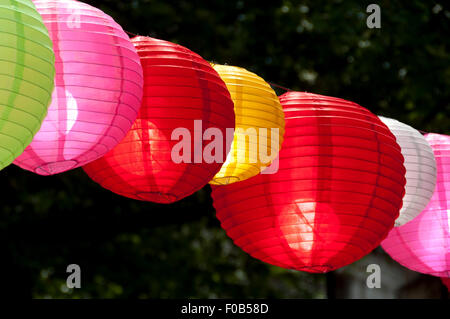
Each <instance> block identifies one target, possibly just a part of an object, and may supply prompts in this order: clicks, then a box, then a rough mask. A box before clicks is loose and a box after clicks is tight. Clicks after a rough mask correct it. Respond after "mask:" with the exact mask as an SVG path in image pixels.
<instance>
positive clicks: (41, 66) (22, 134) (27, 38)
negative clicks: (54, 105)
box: [0, 0, 55, 170]
mask: <svg viewBox="0 0 450 319" xmlns="http://www.w3.org/2000/svg"><path fill="white" fill-rule="evenodd" d="M54 77H55V55H54V53H53V45H52V41H51V39H50V37H49V34H48V31H47V29H46V27H45V26H44V23H43V21H42V18H41V16H40V15H39V13H38V12H37V11H36V8H35V7H34V4H33V2H31V1H30V0H0V170H1V169H3V168H4V167H6V166H8V165H9V164H11V163H12V161H14V159H15V158H16V157H18V156H19V155H20V154H22V152H23V151H24V149H25V148H26V147H27V146H28V145H29V144H30V143H31V141H32V140H33V136H34V135H35V134H36V133H37V131H38V130H39V128H40V127H41V123H42V121H43V120H44V118H45V116H46V114H47V108H48V106H49V104H50V101H51V96H52V91H53V87H54Z"/></svg>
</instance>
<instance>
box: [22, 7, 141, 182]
mask: <svg viewBox="0 0 450 319" xmlns="http://www.w3.org/2000/svg"><path fill="white" fill-rule="evenodd" d="M34 3H35V5H36V8H37V9H38V11H39V13H40V14H41V16H42V18H43V20H44V23H45V25H46V27H47V28H48V30H49V33H50V37H51V38H52V40H53V47H54V51H55V56H56V77H55V89H54V91H53V97H52V103H51V105H50V107H49V110H48V115H47V117H46V118H45V120H44V122H43V124H42V127H41V129H40V130H39V132H38V133H37V134H36V136H35V138H34V139H33V142H32V143H31V145H30V146H29V147H28V148H27V149H26V150H25V152H24V153H23V154H22V155H21V156H20V157H19V158H18V159H17V160H16V161H15V164H17V165H19V166H20V167H22V168H24V169H26V170H30V171H32V172H35V173H37V174H41V175H52V174H57V173H61V172H64V171H67V170H69V169H73V168H76V167H79V166H82V165H84V164H86V163H88V162H90V161H93V160H95V159H97V158H99V157H101V156H102V155H103V154H105V153H106V152H108V151H109V150H110V149H112V148H113V147H114V146H115V145H116V144H117V143H119V142H120V141H121V140H122V138H123V137H124V136H125V134H126V133H127V131H128V130H129V128H130V127H131V125H132V123H133V121H134V120H135V119H136V116H137V113H138V111H139V107H140V105H141V100H142V85H143V78H142V67H141V65H140V60H139V56H138V55H137V53H136V50H135V48H134V46H133V45H132V43H131V42H130V39H129V37H128V36H127V35H126V33H125V32H124V31H123V30H122V28H121V27H120V26H119V25H118V24H117V23H116V22H115V21H114V20H113V19H112V18H111V17H110V16H108V15H106V14H105V13H103V12H102V11H101V10H99V9H96V8H94V7H92V6H90V5H88V4H85V3H82V2H78V1H73V0H58V1H56V0H48V1H41V0H36V1H34Z"/></svg>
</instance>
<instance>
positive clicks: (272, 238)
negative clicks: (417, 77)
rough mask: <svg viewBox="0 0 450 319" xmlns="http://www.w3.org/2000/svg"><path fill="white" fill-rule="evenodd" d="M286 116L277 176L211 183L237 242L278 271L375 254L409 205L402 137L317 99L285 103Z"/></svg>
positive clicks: (290, 97)
mask: <svg viewBox="0 0 450 319" xmlns="http://www.w3.org/2000/svg"><path fill="white" fill-rule="evenodd" d="M280 102H281V104H282V106H283V109H284V112H285V119H286V131H285V136H284V142H283V147H282V148H281V150H280V153H279V170H278V172H276V173H274V174H260V175H257V176H255V177H252V178H250V179H248V180H245V181H242V182H238V183H234V184H231V185H225V186H213V192H212V196H213V199H214V207H215V208H216V211H217V217H218V219H219V220H220V222H221V224H222V227H223V228H224V229H225V231H226V232H227V234H228V236H230V237H231V238H232V239H233V241H234V243H235V244H236V245H237V246H239V247H241V248H242V249H243V250H244V251H245V252H247V253H248V254H250V255H251V256H253V257H254V258H257V259H260V260H262V261H264V262H267V263H269V264H272V265H276V266H280V267H283V268H289V269H296V270H301V271H307V272H313V273H323V272H328V271H331V270H334V269H337V268H340V267H343V266H345V265H348V264H350V263H352V262H354V261H356V260H358V259H359V258H361V257H363V256H364V255H366V254H368V253H369V252H370V251H372V250H373V249H374V248H376V247H377V246H378V245H379V243H380V241H381V240H382V239H383V238H384V237H385V236H386V235H387V233H388V232H389V230H390V229H391V228H392V227H393V226H394V221H395V219H396V218H397V217H398V213H399V210H400V207H401V204H402V197H403V195H404V186H405V176H404V175H405V168H404V166H403V157H402V154H401V151H400V147H399V146H398V144H397V143H396V141H395V137H394V136H393V135H392V133H391V132H390V131H389V129H388V128H387V127H386V126H385V125H384V124H383V123H382V122H381V121H380V119H379V118H378V117H377V116H375V115H374V114H372V113H371V112H369V111H368V110H366V109H365V108H363V107H361V106H359V105H358V104H356V103H352V102H349V101H345V100H342V99H338V98H333V97H327V96H322V95H317V94H311V93H301V92H288V93H286V94H284V95H282V96H281V97H280Z"/></svg>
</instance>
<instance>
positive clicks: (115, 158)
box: [84, 37, 234, 203]
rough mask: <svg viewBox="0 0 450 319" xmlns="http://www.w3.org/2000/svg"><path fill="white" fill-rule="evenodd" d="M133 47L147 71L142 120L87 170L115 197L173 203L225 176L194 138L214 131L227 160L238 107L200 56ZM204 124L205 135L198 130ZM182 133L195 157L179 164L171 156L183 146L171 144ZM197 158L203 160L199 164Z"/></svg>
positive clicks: (159, 45)
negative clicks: (229, 132) (204, 155)
mask: <svg viewBox="0 0 450 319" xmlns="http://www.w3.org/2000/svg"><path fill="white" fill-rule="evenodd" d="M132 42H133V43H134V45H135V46H136V48H137V52H138V54H139V55H140V57H141V60H142V66H143V68H144V99H143V103H142V107H141V111H140V114H139V116H138V119H137V120H136V122H135V123H134V125H133V127H132V128H131V130H130V132H129V133H128V134H127V136H126V137H125V139H124V140H123V141H122V142H121V143H120V144H119V145H118V146H117V147H115V148H114V149H113V150H112V151H111V152H109V153H108V154H106V155H105V156H104V157H102V158H101V159H99V160H97V161H95V162H93V163H90V164H89V165H86V166H85V167H84V170H85V171H86V173H87V174H88V175H89V176H90V177H91V178H92V179H93V180H94V181H96V182H97V183H99V184H100V185H101V186H103V187H104V188H106V189H109V190H111V191H113V192H114V193H117V194H120V195H123V196H126V197H130V198H134V199H138V200H146V201H153V202H158V203H171V202H174V201H177V200H180V199H182V198H184V197H186V196H188V195H191V194H192V193H194V192H195V191H197V190H199V189H200V188H202V187H203V186H204V185H206V184H208V182H209V181H210V180H211V179H212V178H213V177H214V175H215V174H216V173H217V172H218V171H219V170H220V167H221V166H222V163H223V159H222V161H221V162H212V163H207V162H206V161H205V160H203V159H202V154H201V151H203V150H204V149H205V145H207V144H209V141H206V140H200V142H198V139H197V138H195V136H196V135H197V136H200V137H201V135H202V134H203V133H204V132H205V130H207V129H209V128H215V129H219V130H220V132H221V134H222V145H223V148H222V150H221V151H222V153H223V154H224V156H223V158H225V157H226V155H227V152H226V150H227V149H229V147H230V145H231V141H230V142H229V144H227V143H226V141H225V139H226V128H231V129H234V110H233V101H232V100H231V97H230V93H229V92H228V90H227V87H226V85H225V83H224V82H223V81H222V80H221V78H220V77H219V75H218V74H217V72H216V71H214V69H213V68H212V66H211V65H210V64H209V63H208V62H207V61H206V60H204V59H203V58H202V57H200V56H199V55H198V54H196V53H194V52H192V51H190V50H189V49H187V48H185V47H182V46H180V45H177V44H174V43H171V42H167V41H163V40H157V39H153V38H148V37H136V38H134V39H132ZM199 120H200V121H201V124H202V128H201V130H200V129H199V128H197V129H195V128H196V127H195V121H199ZM180 128H181V129H183V130H187V131H188V132H187V133H189V135H190V137H191V138H192V140H191V141H192V143H190V145H191V147H190V149H189V151H190V153H191V154H192V157H190V159H191V161H188V162H180V163H176V162H174V160H173V158H172V152H173V150H174V147H175V145H177V144H178V143H179V140H177V139H172V134H173V133H174V131H175V130H178V129H180ZM194 139H195V141H196V142H194ZM195 145H197V151H196V150H195V148H196V146H195ZM198 149H200V152H198ZM194 156H200V161H198V160H196V159H195V158H193V157H194Z"/></svg>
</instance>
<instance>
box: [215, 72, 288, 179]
mask: <svg viewBox="0 0 450 319" xmlns="http://www.w3.org/2000/svg"><path fill="white" fill-rule="evenodd" d="M213 66H214V69H215V70H216V71H217V72H218V73H219V75H220V77H221V78H222V80H224V81H225V84H226V85H227V88H228V90H229V91H230V93H231V98H232V99H233V102H234V111H235V114H236V130H235V133H234V139H233V143H232V145H231V151H230V153H229V154H228V157H227V159H226V161H225V163H224V164H223V166H222V168H221V169H220V171H219V172H218V173H217V174H216V176H214V179H213V180H212V181H211V182H210V183H211V184H215V185H226V184H230V183H234V182H238V181H243V180H246V179H248V178H250V177H252V176H255V175H257V174H259V173H260V172H261V170H263V169H264V168H266V167H268V166H270V165H271V163H272V161H273V159H275V158H276V156H277V155H278V151H279V150H280V147H281V143H282V142H283V135H284V113H283V108H282V107H281V104H280V101H279V100H278V97H277V95H276V94H275V92H274V90H273V89H272V88H271V87H270V85H269V84H268V83H266V82H265V81H264V80H263V79H262V78H260V77H259V76H257V75H256V74H254V73H252V72H249V71H247V70H246V69H243V68H239V67H235V66H228V65H218V64H216V65H213Z"/></svg>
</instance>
